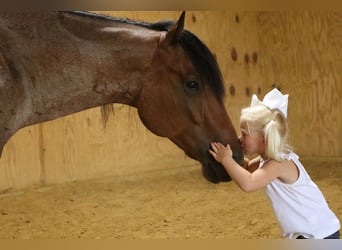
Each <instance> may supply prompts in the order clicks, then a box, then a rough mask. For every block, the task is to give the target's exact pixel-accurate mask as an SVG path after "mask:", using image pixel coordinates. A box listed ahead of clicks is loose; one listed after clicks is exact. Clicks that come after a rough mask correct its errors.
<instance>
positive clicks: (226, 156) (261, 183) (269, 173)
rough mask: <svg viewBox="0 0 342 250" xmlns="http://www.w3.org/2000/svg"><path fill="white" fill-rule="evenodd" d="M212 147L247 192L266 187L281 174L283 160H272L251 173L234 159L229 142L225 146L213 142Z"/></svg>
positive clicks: (220, 160)
mask: <svg viewBox="0 0 342 250" xmlns="http://www.w3.org/2000/svg"><path fill="white" fill-rule="evenodd" d="M211 147H212V149H210V150H209V153H210V154H211V155H212V156H213V157H214V158H215V160H216V161H218V162H221V164H222V165H223V166H224V168H225V169H226V171H227V172H228V174H229V175H230V177H231V178H232V179H233V180H234V181H235V183H236V184H237V185H238V186H239V187H240V188H241V189H242V190H243V191H245V192H252V191H256V190H259V189H261V188H264V187H265V186H266V185H267V184H269V183H270V182H271V181H272V180H274V179H275V178H277V177H278V176H279V175H280V171H281V167H280V166H281V164H282V163H281V162H277V161H274V160H270V161H268V162H267V163H266V164H265V165H264V166H263V167H262V168H259V169H257V170H255V171H254V172H253V173H250V172H249V171H248V170H246V169H244V168H242V167H240V166H239V165H238V164H237V163H236V162H235V161H234V159H233V158H232V150H231V149H230V146H229V144H228V145H227V146H226V147H225V146H224V145H222V144H221V143H217V142H213V143H212V144H211Z"/></svg>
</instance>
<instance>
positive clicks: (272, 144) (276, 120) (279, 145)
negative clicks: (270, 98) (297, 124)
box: [264, 110, 290, 161]
mask: <svg viewBox="0 0 342 250" xmlns="http://www.w3.org/2000/svg"><path fill="white" fill-rule="evenodd" d="M271 112H272V116H273V117H272V119H271V120H270V121H269V122H268V123H267V124H266V125H265V127H264V136H265V141H266V150H265V151H266V155H267V156H268V157H270V158H272V159H275V160H277V161H280V160H281V154H282V153H287V151H289V150H290V147H289V146H288V145H287V144H286V141H287V136H288V133H287V131H288V128H287V122H286V118H285V117H284V116H283V115H282V114H281V112H279V110H271Z"/></svg>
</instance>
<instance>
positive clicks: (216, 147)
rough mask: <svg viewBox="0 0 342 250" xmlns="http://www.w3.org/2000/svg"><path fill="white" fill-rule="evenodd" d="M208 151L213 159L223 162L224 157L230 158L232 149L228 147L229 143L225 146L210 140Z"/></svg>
mask: <svg viewBox="0 0 342 250" xmlns="http://www.w3.org/2000/svg"><path fill="white" fill-rule="evenodd" d="M209 153H210V154H211V155H212V156H213V157H214V159H215V160H216V161H218V162H220V163H223V162H224V161H225V160H226V159H229V158H232V156H233V151H232V150H231V149H230V145H229V144H227V146H226V147H225V146H224V145H223V144H222V143H220V142H212V143H211V149H209Z"/></svg>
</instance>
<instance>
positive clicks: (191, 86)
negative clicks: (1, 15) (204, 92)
mask: <svg viewBox="0 0 342 250" xmlns="http://www.w3.org/2000/svg"><path fill="white" fill-rule="evenodd" d="M185 87H186V89H187V90H188V91H190V92H192V93H194V92H197V91H198V90H199V89H200V85H199V84H198V82H196V81H188V82H186V83H185Z"/></svg>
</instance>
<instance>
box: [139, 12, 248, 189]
mask: <svg viewBox="0 0 342 250" xmlns="http://www.w3.org/2000/svg"><path fill="white" fill-rule="evenodd" d="M184 18H185V12H183V13H182V15H181V16H180V18H179V20H178V21H177V22H176V23H168V22H159V23H156V24H155V26H156V27H158V28H159V29H161V30H163V29H164V31H163V32H161V35H160V39H159V46H158V49H157V51H156V52H155V54H154V59H153V67H152V68H153V69H152V70H151V71H150V72H149V73H148V74H147V76H146V78H147V79H146V81H145V82H146V83H145V84H146V86H144V88H143V91H142V93H141V96H140V101H138V105H137V109H138V113H139V116H140V118H141V120H142V122H143V123H144V124H145V126H146V127H147V128H148V129H149V130H151V131H152V132H153V133H155V134H157V135H159V136H163V137H168V138H169V139H170V140H171V141H173V142H174V143H175V144H176V145H177V146H179V147H180V148H181V149H183V151H184V152H185V153H186V154H187V155H188V156H189V157H191V158H193V159H195V160H197V161H199V162H201V164H202V173H203V176H204V177H205V178H206V179H207V180H208V181H210V182H213V183H218V182H220V181H229V180H231V178H230V177H229V175H228V174H227V172H226V171H225V169H224V167H223V166H222V165H221V164H220V163H218V162H216V161H215V160H214V159H213V158H212V156H211V155H210V154H209V153H208V150H209V147H210V143H211V142H212V141H220V142H222V143H223V144H228V143H229V144H230V145H231V148H232V150H233V158H234V159H235V161H236V162H238V163H239V164H242V160H243V153H242V149H241V145H240V142H239V140H238V137H237V134H236V131H235V129H234V127H233V125H232V122H231V120H230V118H229V116H228V114H227V111H226V109H225V106H224V102H223V98H224V85H223V80H222V76H221V72H220V70H219V67H218V65H217V62H216V59H215V57H214V56H213V55H212V53H211V52H210V50H209V49H208V48H207V47H206V46H205V45H204V44H203V43H202V42H201V41H200V40H199V39H198V38H197V37H196V36H195V35H194V34H192V33H191V32H189V31H187V30H184ZM162 27H164V28H162Z"/></svg>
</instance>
